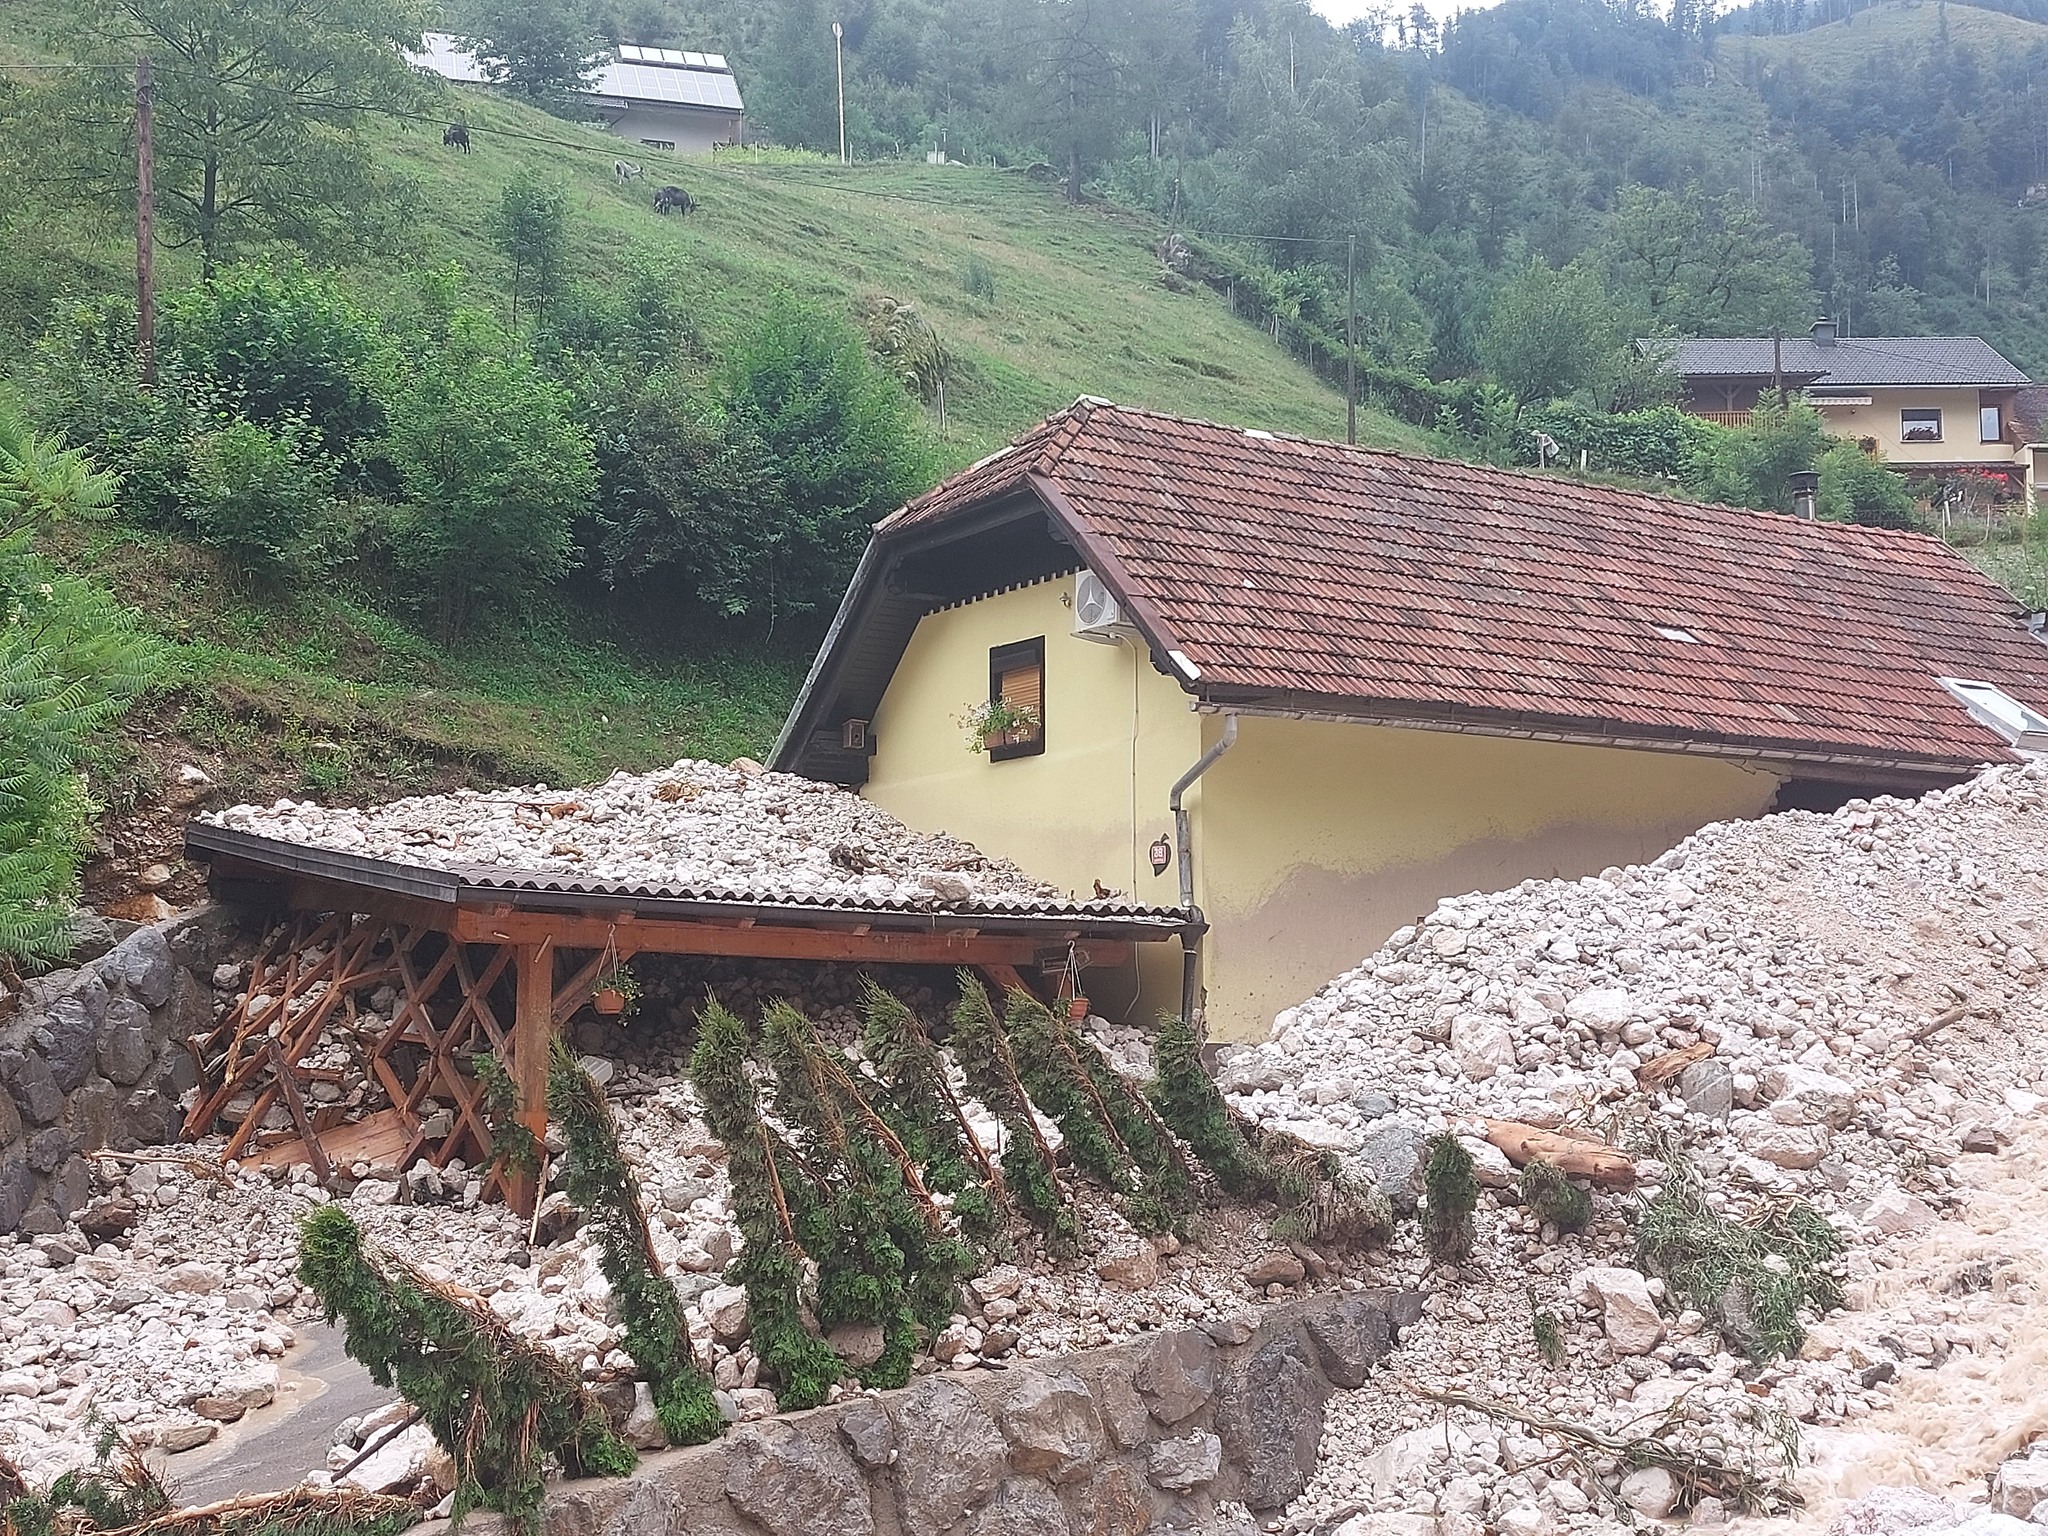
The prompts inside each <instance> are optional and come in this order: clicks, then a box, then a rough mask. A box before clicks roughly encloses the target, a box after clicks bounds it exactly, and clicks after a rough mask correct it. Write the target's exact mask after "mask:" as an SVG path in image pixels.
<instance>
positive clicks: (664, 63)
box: [412, 32, 746, 155]
mask: <svg viewBox="0 0 2048 1536" xmlns="http://www.w3.org/2000/svg"><path fill="white" fill-rule="evenodd" d="M412 61H413V63H414V64H416V65H418V66H419V67H420V68H422V69H426V70H430V71H432V72H433V73H434V74H437V75H439V76H440V77H441V78H442V79H443V80H451V81H454V82H455V83H456V84H458V85H485V84H488V83H489V79H490V77H489V76H488V75H487V74H486V73H485V71H484V66H483V64H482V62H481V61H480V60H479V59H478V58H477V57H476V55H475V54H473V53H471V52H470V51H469V50H468V49H466V48H465V47H463V44H462V39H461V38H459V37H456V36H454V35H453V34H452V33H447V32H429V33H428V34H427V35H426V38H425V45H424V47H423V48H422V50H421V51H420V52H419V53H417V54H414V55H412ZM579 94H580V95H581V97H582V99H583V100H584V101H585V102H587V103H588V104H589V106H590V110H591V116H592V118H593V119H595V120H596V121H598V122H601V123H602V124H604V126H605V127H606V128H608V129H610V130H611V131H612V132H613V133H616V134H618V135H619V136H620V137H621V138H623V139H626V140H629V141H630V142H632V143H633V144H635V145H638V146H639V147H640V148H642V149H653V150H661V151H663V152H665V153H669V154H677V155H708V154H710V153H711V151H712V149H713V148H714V147H715V146H717V145H721V144H738V143H740V142H741V141H742V140H743V138H744V137H745V133H746V104H745V102H743V101H742V100H741V99H740V87H739V81H738V80H736V79H735V78H734V77H733V72H732V66H731V65H730V64H728V63H727V62H726V60H725V57H724V55H722V54H716V53H697V52H694V51H691V50H688V49H682V48H648V47H642V46H641V45H640V44H638V43H620V44H619V45H618V46H617V47H616V48H615V49H613V50H612V55H611V57H610V58H608V59H607V60H605V61H604V62H603V63H602V64H601V65H600V66H599V67H598V70H597V73H596V74H595V75H594V76H592V78H591V83H590V84H589V85H588V86H587V87H586V88H585V89H584V90H583V91H581V92H580V93H579Z"/></svg>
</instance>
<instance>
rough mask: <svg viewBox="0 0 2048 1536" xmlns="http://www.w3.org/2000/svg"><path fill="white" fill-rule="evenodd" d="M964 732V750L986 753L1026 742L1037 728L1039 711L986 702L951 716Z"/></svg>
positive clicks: (998, 701)
mask: <svg viewBox="0 0 2048 1536" xmlns="http://www.w3.org/2000/svg"><path fill="white" fill-rule="evenodd" d="M954 718H955V720H956V721H957V723H958V724H959V726H960V729H961V731H962V732H964V733H965V739H966V745H967V750H968V751H970V752H986V751H988V750H989V749H990V748H991V747H1001V746H1008V745H1010V744H1011V743H1013V742H1016V741H1023V740H1028V739H1029V738H1030V736H1031V733H1032V732H1034V731H1036V730H1037V729H1038V718H1039V717H1038V711H1037V710H1035V709H1033V708H1032V707H1031V706H1030V705H1029V704H1013V703H1011V702H1010V701H1009V700H1008V699H988V700H985V701H984V702H982V703H979V704H970V705H968V706H967V708H966V709H965V710H964V711H962V712H961V713H960V714H959V715H957V716H955V717H954Z"/></svg>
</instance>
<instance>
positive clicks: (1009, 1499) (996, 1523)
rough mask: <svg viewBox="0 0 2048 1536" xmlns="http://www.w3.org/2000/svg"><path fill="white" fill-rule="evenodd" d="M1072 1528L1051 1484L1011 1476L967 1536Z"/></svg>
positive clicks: (1049, 1535)
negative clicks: (1049, 1485) (1049, 1486)
mask: <svg viewBox="0 0 2048 1536" xmlns="http://www.w3.org/2000/svg"><path fill="white" fill-rule="evenodd" d="M816 1529H817V1530H819V1531H826V1530H830V1529H832V1527H830V1526H819V1527H816ZM1073 1529H1074V1528H1073V1525H1072V1523H1071V1522H1070V1521H1069V1520H1068V1519H1067V1512H1066V1510H1065V1509H1064V1508H1062V1507H1061V1505H1060V1501H1059V1499H1058V1497H1057V1496H1055V1495H1054V1493H1053V1491H1052V1490H1051V1489H1050V1488H1048V1487H1046V1486H1045V1484H1043V1483H1041V1482H1039V1481H1038V1480H1037V1479H1035V1478H1024V1477H1013V1478H1011V1479H1010V1480H1009V1481H1008V1482H1006V1483H1004V1484H1003V1485H1002V1487H1000V1488H998V1489H997V1490H996V1496H995V1497H994V1498H992V1499H990V1500H989V1501H988V1503H987V1504H986V1505H984V1506H983V1507H982V1509H981V1511H980V1512H979V1513H978V1514H976V1515H975V1517H974V1520H973V1522H972V1523H971V1524H969V1525H968V1527H967V1536H1073Z"/></svg>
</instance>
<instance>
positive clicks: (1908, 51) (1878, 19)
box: [1714, 0, 2048, 85]
mask: <svg viewBox="0 0 2048 1536" xmlns="http://www.w3.org/2000/svg"><path fill="white" fill-rule="evenodd" d="M1944 26H1946V27H1947V29H1948V32H1947V35H1948V40H1949V42H1950V43H1951V44H1953V45H1955V46H1956V47H1959V48H1965V49H1969V50H1971V51H1973V52H1977V53H1981V54H1986V55H2001V54H2012V55H2018V54H2022V53H2024V52H2025V51H2026V50H2027V49H2029V48H2032V47H2034V46H2036V45H2037V44H2041V43H2048V26H2042V25H2041V24H2040V23H2039V22H2034V21H2028V20H2026V19H2024V18H2023V17H2019V16H2010V15H2007V14H2006V13H2005V12H2003V11H1987V10H1983V9H1980V8H1979V7H1977V6H1974V5H1950V6H1941V5H1939V4H1927V3H1924V0H1885V3H1883V4H1880V5H1874V6H1871V7H1870V8H1869V9H1868V10H1863V11H1858V12H1857V13H1856V14H1855V15H1853V16H1850V17H1848V18H1847V19H1845V20H1842V21H1833V22H1829V23H1828V24H1827V25H1826V26H1822V27H1815V28H1813V29H1812V30H1811V31H1807V32H1797V33H1793V34H1791V35H1789V36H1785V37H1752V36H1749V35H1748V34H1746V33H1732V34H1728V35H1726V36H1723V37H1722V38H1721V39H1720V40H1719V41H1718V42H1717V43H1716V44H1715V48H1714V53H1715V57H1716V58H1718V59H1719V60H1721V61H1722V62H1723V63H1724V64H1727V65H1729V66H1730V67H1733V68H1735V69H1737V70H1738V71H1740V70H1741V68H1742V65H1743V63H1744V61H1746V60H1750V59H1754V60H1755V61H1756V62H1757V63H1759V64H1761V65H1763V66H1764V67H1765V68H1766V69H1777V68H1780V67H1783V66H1785V65H1788V64H1796V65H1797V66H1798V67H1799V68H1800V69H1802V70H1803V71H1805V73H1806V76H1807V78H1808V79H1810V80H1811V81H1813V82H1814V83H1815V84H1817V85H1825V84H1828V83H1830V82H1834V81H1839V80H1846V79H1848V78H1850V77H1852V76H1854V75H1857V74H1859V73H1861V72H1862V71H1863V70H1864V69H1865V68H1866V67H1868V66H1870V65H1871V64H1873V63H1875V64H1878V65H1891V64H1895V62H1896V61H1897V60H1899V59H1902V58H1905V59H1910V58H1915V57H1917V56H1919V54H1920V53H1921V52H1922V51H1923V50H1925V49H1926V48H1928V47H1931V46H1932V45H1933V44H1934V43H1935V42H1936V41H1937V40H1938V39H1939V38H1940V37H1941V35H1942V28H1943V27H1944Z"/></svg>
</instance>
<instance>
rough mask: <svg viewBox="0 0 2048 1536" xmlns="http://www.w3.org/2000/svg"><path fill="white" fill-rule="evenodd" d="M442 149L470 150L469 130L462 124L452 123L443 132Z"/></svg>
mask: <svg viewBox="0 0 2048 1536" xmlns="http://www.w3.org/2000/svg"><path fill="white" fill-rule="evenodd" d="M441 147H442V148H443V149H462V150H466V149H468V148H469V129H468V128H466V127H464V126H463V125H462V124H461V123H450V124H449V125H448V126H447V127H446V128H444V129H442V130H441Z"/></svg>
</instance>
